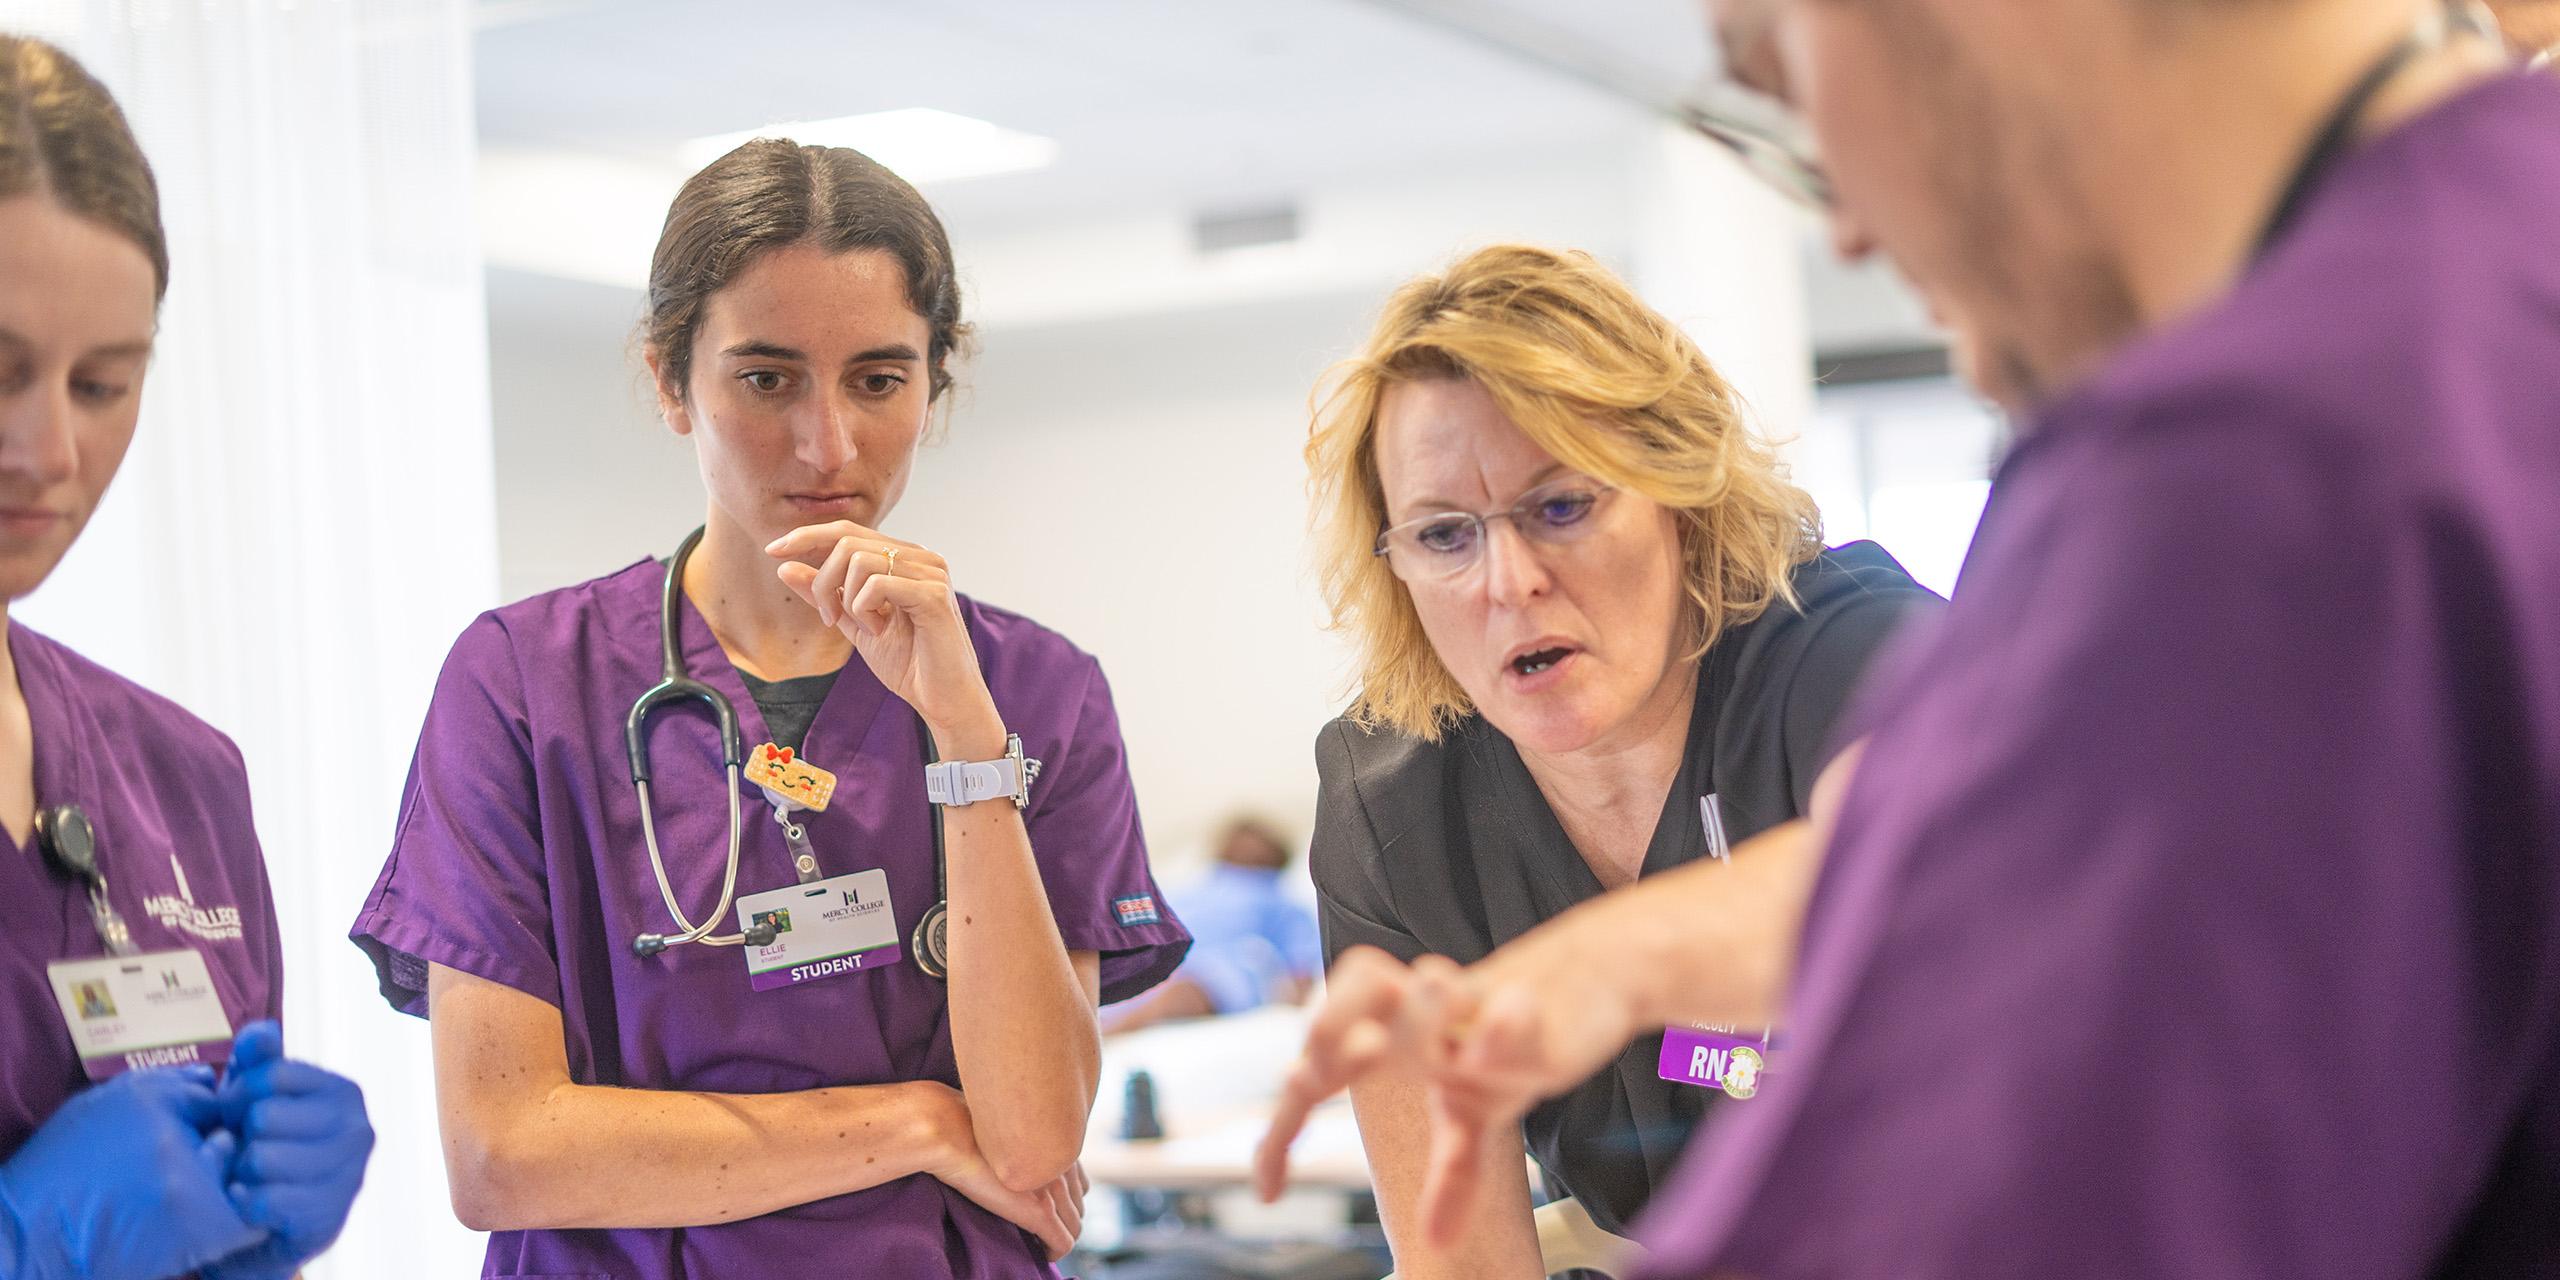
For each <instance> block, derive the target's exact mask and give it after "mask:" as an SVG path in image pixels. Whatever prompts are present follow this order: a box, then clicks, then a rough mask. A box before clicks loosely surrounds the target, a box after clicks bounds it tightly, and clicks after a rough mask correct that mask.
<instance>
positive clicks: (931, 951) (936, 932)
mask: <svg viewBox="0 0 2560 1280" xmlns="http://www.w3.org/2000/svg"><path fill="white" fill-rule="evenodd" d="M916 967H917V968H919V969H922V970H924V975H925V976H926V977H928V978H941V977H943V976H945V975H947V974H948V973H949V972H950V971H951V910H950V905H949V904H948V903H942V902H937V903H934V904H933V905H932V906H930V907H927V908H925V913H924V919H922V920H918V921H916Z"/></svg>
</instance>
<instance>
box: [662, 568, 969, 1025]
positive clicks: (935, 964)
mask: <svg viewBox="0 0 2560 1280" xmlns="http://www.w3.org/2000/svg"><path fill="white" fill-rule="evenodd" d="M702 534H703V531H702V530H701V529H696V530H694V531H693V532H692V533H691V534H689V535H687V536H686V537H685V540H684V542H683V544H682V545H680V546H678V547H677V548H676V554H675V558H674V559H672V560H670V561H668V562H667V581H666V585H665V587H664V588H663V589H662V590H661V591H660V593H659V596H658V673H659V679H658V683H657V684H656V685H655V686H653V687H652V688H651V689H650V690H649V691H648V692H647V693H644V694H641V695H640V698H639V700H638V701H636V702H634V703H632V704H631V714H630V715H629V716H627V717H625V718H624V720H623V726H622V737H623V746H624V748H625V749H626V750H627V751H628V752H629V754H630V757H631V785H632V788H633V789H634V790H635V791H637V792H638V793H639V796H640V835H641V838H642V840H643V841H644V842H646V843H647V845H648V846H649V869H650V870H651V871H652V872H654V873H655V874H656V875H657V878H658V896H659V898H660V899H661V900H662V901H664V902H665V903H666V905H667V914H668V915H669V916H670V917H672V918H674V920H675V922H676V927H677V928H678V929H680V930H682V932H680V933H676V934H673V935H669V934H663V933H644V934H641V935H640V936H639V937H637V938H634V939H632V940H631V949H632V950H633V951H635V952H638V953H639V954H640V955H642V956H654V955H656V954H658V953H659V952H661V951H664V950H666V949H667V948H669V947H680V946H683V945H685V944H686V943H695V942H698V943H705V944H708V945H711V946H715V947H735V946H741V945H747V944H753V945H755V946H759V947H766V946H771V945H773V940H774V938H775V937H776V936H777V933H778V931H777V929H776V927H775V926H774V925H773V924H771V923H762V924H756V925H751V926H749V927H748V928H747V929H745V930H744V931H742V932H739V933H728V934H715V933H713V932H712V930H713V929H715V928H717V927H719V923H720V919H721V917H723V916H726V915H728V914H729V910H730V905H731V904H732V903H733V902H735V901H736V898H737V889H738V851H739V848H740V846H741V845H742V844H743V842H744V840H745V835H746V828H745V822H744V819H743V818H742V817H741V816H740V813H739V806H738V792H739V789H740V787H741V786H742V785H743V782H744V777H743V775H744V771H745V768H746V750H745V748H744V746H743V745H741V741H740V739H739V737H738V711H737V708H736V707H735V706H732V705H731V704H730V702H729V699H728V698H727V697H726V696H725V695H723V694H722V693H721V692H720V691H719V690H717V689H714V688H712V687H711V686H710V685H707V684H704V683H703V682H701V681H699V680H696V679H694V678H693V677H691V676H689V675H687V674H685V669H684V648H683V645H682V643H681V641H680V639H679V636H678V634H677V620H678V618H679V617H680V616H681V612H680V610H681V602H682V601H683V599H684V567H685V564H686V562H687V561H689V560H691V559H692V558H693V549H694V548H695V547H696V546H698V545H700V544H701V542H702ZM688 700H690V701H698V702H701V703H703V704H704V705H706V706H708V707H710V708H711V714H712V716H713V718H714V719H716V720H717V721H718V722H719V725H720V760H721V764H722V765H723V766H724V767H725V768H726V770H727V772H728V776H729V859H728V862H727V864H726V865H725V866H724V867H723V868H722V870H721V873H720V901H719V904H718V905H716V906H714V907H713V908H712V909H711V914H710V915H708V916H706V917H704V918H703V921H702V923H700V924H695V923H694V922H693V920H692V919H691V918H690V917H688V916H686V915H685V913H684V908H683V907H681V906H679V905H677V903H676V891H675V886H674V884H673V883H672V882H670V881H669V880H668V879H667V862H666V858H665V856H664V855H663V854H661V853H660V852H659V851H658V824H657V819H656V817H655V815H654V813H653V811H652V809H651V805H650V799H649V735H648V732H647V730H648V725H649V713H650V712H653V711H655V710H657V709H658V708H660V707H662V706H665V705H667V704H669V703H674V702H684V701H688ZM919 736H920V737H921V738H922V739H923V742H924V751H925V763H927V764H931V763H933V736H932V735H931V734H929V733H925V734H920V735H919ZM775 817H776V819H777V820H778V821H780V822H782V824H783V833H784V836H785V837H786V838H787V839H788V840H789V841H790V842H791V844H792V845H793V847H794V853H795V855H796V857H795V861H796V863H797V869H798V870H799V872H800V873H801V875H802V877H803V878H804V879H806V878H807V877H809V876H811V875H812V874H814V872H815V870H816V863H815V860H814V855H812V854H811V853H809V852H808V851H807V844H806V841H805V839H804V838H803V834H802V832H801V830H800V826H799V824H798V823H796V822H793V821H791V820H790V817H789V815H788V814H785V813H781V812H779V811H777V812H776V814H775ZM933 891H934V900H933V906H932V907H930V908H928V909H927V910H926V911H925V913H924V918H923V919H921V920H918V921H917V922H916V931H915V944H914V945H915V956H916V967H917V968H919V969H922V970H924V972H925V975H926V976H927V977H932V978H940V977H942V976H943V975H944V974H945V973H947V972H948V971H949V968H950V966H949V963H948V957H949V955H950V951H949V947H950V938H949V933H950V929H949V924H948V920H949V917H950V907H949V903H950V898H951V885H950V869H949V865H948V863H947V861H946V860H945V858H944V856H943V835H942V808H941V806H939V805H936V806H934V811H933Z"/></svg>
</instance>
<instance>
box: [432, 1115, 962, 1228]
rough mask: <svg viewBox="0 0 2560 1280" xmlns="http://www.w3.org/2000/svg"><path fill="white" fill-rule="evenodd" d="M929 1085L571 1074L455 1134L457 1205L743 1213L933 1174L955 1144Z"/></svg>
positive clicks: (477, 1213)
mask: <svg viewBox="0 0 2560 1280" xmlns="http://www.w3.org/2000/svg"><path fill="white" fill-rule="evenodd" d="M928 1088H939V1086H930V1085H928V1086H914V1085H904V1084H896V1085H874V1086H863V1087H847V1088H838V1089H816V1090H810V1091H807V1092H802V1093H781V1094H716V1093H691V1092H679V1091H671V1090H650V1089H608V1088H597V1087H592V1086H582V1085H564V1086H561V1087H559V1088H557V1089H554V1090H552V1091H551V1092H550V1093H549V1094H548V1095H546V1096H544V1097H543V1098H541V1099H540V1100H539V1101H535V1102H531V1103H528V1104H523V1105H520V1106H517V1107H514V1108H504V1109H503V1110H505V1111H510V1112H512V1114H511V1115H509V1116H508V1118H506V1119H504V1120H499V1119H496V1118H495V1117H491V1118H489V1119H487V1120H485V1121H484V1122H483V1123H484V1124H485V1125H486V1127H487V1128H488V1129H489V1130H491V1132H490V1133H489V1134H488V1135H487V1140H486V1142H485V1143H484V1144H473V1143H470V1142H462V1143H457V1142H455V1141H452V1140H451V1139H450V1137H449V1139H448V1141H447V1143H446V1146H447V1152H448V1157H449V1159H448V1164H449V1166H450V1167H451V1169H452V1172H453V1176H454V1179H455V1193H456V1195H455V1198H456V1201H457V1203H458V1205H469V1206H471V1208H470V1209H467V1210H466V1214H465V1216H466V1218H477V1219H480V1221H475V1222H473V1223H472V1225H474V1226H478V1227H480V1228H481V1229H483V1230H534V1229H564V1228H580V1227H592V1228H615V1227H687V1226H706V1225H712V1224H716V1223H722V1222H734V1221H738V1220H741V1219H745V1218H753V1217H758V1216H761V1215H763V1214H767V1213H772V1212H775V1211H776V1210H780V1209H786V1208H789V1207H791V1206H793V1205H799V1204H806V1203H808V1202H810V1201H813V1200H822V1199H825V1198H827V1197H829V1196H837V1195H843V1194H846V1193H848V1192H852V1191H859V1190H862V1189H864V1188H866V1187H873V1186H878V1185H880V1184H881V1183H884V1182H890V1181H894V1180H895V1179H898V1178H903V1177H906V1176H908V1175H910V1174H915V1173H925V1172H930V1171H931V1169H932V1165H933V1161H934V1160H935V1159H936V1158H937V1157H936V1155H935V1153H936V1152H938V1151H940V1150H942V1149H943V1145H944V1144H943V1143H942V1140H941V1138H940V1137H939V1130H938V1125H939V1124H940V1123H942V1122H943V1120H942V1118H941V1117H939V1116H938V1115H937V1114H936V1112H935V1109H934V1107H933V1106H932V1101H933V1100H932V1099H930V1098H928V1097H926V1096H925V1094H924V1093H923V1092H922V1090H923V1089H928ZM450 1123H451V1121H450V1119H449V1120H448V1124H450ZM475 1147H476V1148H477V1149H478V1150H479V1155H478V1156H477V1157H476V1158H474V1157H473V1156H472V1155H470V1154H468V1152H470V1151H471V1150H472V1149H474V1148H475ZM466 1182H470V1183H474V1184H476V1185H466Z"/></svg>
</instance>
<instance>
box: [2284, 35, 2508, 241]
mask: <svg viewBox="0 0 2560 1280" xmlns="http://www.w3.org/2000/svg"><path fill="white" fill-rule="evenodd" d="M2457 29H2459V30H2463V31H2471V32H2473V33H2475V34H2477V33H2478V27H2477V26H2476V25H2475V24H2474V22H2473V21H2472V19H2471V17H2470V15H2468V14H2467V13H2462V12H2455V11H2453V10H2450V9H2439V10H2436V11H2433V12H2430V13H2428V14H2427V15H2426V16H2424V17H2421V18H2420V19H2419V20H2418V26H2417V27H2416V29H2414V30H2412V31H2411V32H2409V34H2407V35H2405V36H2402V37H2401V38H2400V41H2399V43H2397V44H2394V45H2392V46H2391V48H2390V49H2388V50H2386V51H2385V52H2384V53H2383V55H2382V56H2381V57H2380V58H2379V59H2376V60H2375V62H2374V64H2373V66H2371V67H2370V68H2368V69H2366V71H2365V73H2364V74H2363V75H2362V76H2360V77H2358V78H2357V80H2356V82H2355V84H2354V85H2353V86H2352V87H2350V88H2349V89H2348V90H2347V92H2346V96H2345V97H2343V98H2340V99H2339V100H2338V105H2337V107H2336V109H2334V110H2332V111H2331V112H2330V113H2329V118H2328V120H2327V121H2325V122H2324V123H2322V124H2321V126H2320V132H2318V133H2316V134H2314V135H2312V139H2311V145H2310V147H2309V148H2308V149H2306V150H2305V151H2304V152H2303V155H2302V161H2301V163H2300V164H2298V165H2296V166H2294V170H2293V176H2292V178H2290V179H2288V180H2287V181H2286V183H2285V187H2284V195H2283V197H2282V198H2281V199H2279V200H2277V201H2276V211H2275V213H2274V214H2273V215H2272V216H2270V217H2269V218H2268V219H2267V225H2266V229H2265V230H2263V231H2261V232H2259V233H2258V243H2257V245H2256V247H2255V248H2253V249H2252V250H2251V251H2250V254H2249V257H2250V259H2251V260H2252V261H2255V260H2256V259H2259V258H2263V257H2265V256H2266V255H2267V253H2268V251H2269V250H2271V249H2273V248H2274V247H2275V245H2276V242H2277V241H2279V240H2282V239H2283V238H2284V236H2285V233H2286V232H2288V231H2291V230H2292V229H2293V224H2294V223H2295V222H2296V221H2298V220H2300V218H2301V217H2302V209H2303V206H2304V205H2306V204H2308V203H2310V200H2311V193H2312V192H2313V191H2315V190H2318V189H2319V186H2320V183H2321V181H2322V180H2323V179H2325V178H2327V177H2328V176H2329V172H2330V171H2331V170H2333V169H2335V168H2337V166H2338V162H2339V161H2340V160H2342V159H2344V158H2345V157H2346V154H2347V150H2348V148H2349V146H2350V145H2351V144H2352V143H2353V142H2354V140H2355V131H2356V125H2357V124H2358V123H2360V122H2361V121H2362V120H2363V119H2364V113H2365V111H2366V110H2367V109H2369V108H2370V107H2372V106H2373V100H2374V98H2375V97H2377V96H2379V95H2380V94H2381V93H2382V90H2383V89H2384V88H2385V87H2386V86H2388V85H2389V84H2390V83H2391V81H2392V78H2393V77H2395V76H2398V75H2399V74H2400V73H2401V72H2402V71H2403V70H2405V69H2407V67H2408V65H2409V64H2410V63H2411V62H2412V61H2414V60H2415V59H2416V58H2417V56H2418V55H2419V54H2422V53H2425V52H2428V51H2429V50H2432V49H2437V48H2440V47H2442V46H2443V44H2444V42H2445V38H2446V37H2447V36H2448V35H2450V34H2452V33H2453V32H2454V31H2455V30H2457Z"/></svg>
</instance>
